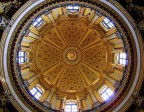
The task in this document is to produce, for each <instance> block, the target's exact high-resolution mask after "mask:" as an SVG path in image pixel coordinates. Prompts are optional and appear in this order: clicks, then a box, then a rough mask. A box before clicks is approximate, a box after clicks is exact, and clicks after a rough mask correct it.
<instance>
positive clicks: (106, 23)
mask: <svg viewBox="0 0 144 112" xmlns="http://www.w3.org/2000/svg"><path fill="white" fill-rule="evenodd" d="M103 25H104V26H105V27H106V28H112V27H113V26H114V24H113V21H111V20H109V19H108V18H105V19H104V20H103Z"/></svg>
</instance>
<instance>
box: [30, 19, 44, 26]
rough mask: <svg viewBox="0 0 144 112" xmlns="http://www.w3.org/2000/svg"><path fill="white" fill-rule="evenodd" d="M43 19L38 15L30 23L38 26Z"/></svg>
mask: <svg viewBox="0 0 144 112" xmlns="http://www.w3.org/2000/svg"><path fill="white" fill-rule="evenodd" d="M43 22H44V21H43V19H42V18H41V17H38V18H36V19H35V21H34V22H33V23H32V25H33V26H34V27H36V28H38V27H39V26H40V25H41V24H42V23H43Z"/></svg>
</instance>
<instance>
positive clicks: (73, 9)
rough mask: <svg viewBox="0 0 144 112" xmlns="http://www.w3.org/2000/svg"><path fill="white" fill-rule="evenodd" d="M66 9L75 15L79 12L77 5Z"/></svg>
mask: <svg viewBox="0 0 144 112" xmlns="http://www.w3.org/2000/svg"><path fill="white" fill-rule="evenodd" d="M67 9H68V11H69V12H72V13H76V12H78V11H79V6H78V5H77V4H72V5H68V6H67Z"/></svg>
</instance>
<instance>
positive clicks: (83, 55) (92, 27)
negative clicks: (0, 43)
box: [8, 1, 138, 111]
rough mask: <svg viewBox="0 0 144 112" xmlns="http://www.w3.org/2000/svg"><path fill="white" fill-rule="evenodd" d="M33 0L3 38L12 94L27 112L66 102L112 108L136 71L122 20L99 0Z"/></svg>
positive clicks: (57, 108) (131, 41)
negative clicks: (7, 37) (8, 36)
mask: <svg viewBox="0 0 144 112" xmlns="http://www.w3.org/2000/svg"><path fill="white" fill-rule="evenodd" d="M38 2H40V1H38ZM38 2H35V3H36V4H37V6H38V7H33V10H32V11H30V12H29V13H27V15H25V17H24V16H23V19H21V21H20V22H19V24H17V28H15V32H14V33H13V35H12V36H11V38H12V39H11V41H10V43H9V49H11V51H9V50H8V51H9V52H8V53H9V54H10V56H9V57H8V58H10V60H9V61H8V63H10V65H8V66H9V68H10V69H11V71H10V73H9V74H10V75H9V77H10V78H11V79H12V81H13V82H12V84H13V85H15V86H16V88H17V89H15V92H16V94H17V95H18V96H19V98H21V101H22V102H23V103H24V104H25V105H26V107H28V109H30V110H32V111H47V109H54V110H52V111H60V110H65V108H66V107H65V106H66V104H67V102H69V101H73V102H75V103H76V105H77V106H78V109H80V110H83V111H93V110H98V111H103V110H104V111H111V110H114V109H115V108H116V106H118V105H119V104H120V103H121V102H122V99H123V98H124V97H126V94H125V93H126V92H125V91H129V90H128V88H131V86H132V85H131V84H132V83H133V81H134V77H135V75H136V74H135V73H136V70H137V67H136V64H137V58H138V56H137V54H136V53H137V49H138V48H136V47H135V42H137V40H134V39H133V37H134V36H133V34H132V33H131V30H130V29H129V27H128V26H127V24H128V23H126V22H124V21H123V19H122V17H121V16H120V15H119V14H117V12H115V11H114V10H113V9H110V8H109V7H108V6H106V4H105V3H103V2H102V1H97V2H92V3H93V4H95V5H92V4H91V3H85V4H83V2H66V3H68V4H66V3H65V2H60V3H53V2H48V1H43V2H42V1H41V2H42V3H38ZM51 3H53V5H52V4H51ZM106 3H107V2H106ZM108 3H109V2H108ZM110 3H111V2H110ZM36 4H35V5H36ZM26 5H28V4H26ZM118 5H119V4H118ZM28 6H29V5H28ZM112 6H113V5H112ZM112 6H111V7H112ZM124 12H125V11H124ZM125 13H127V12H125ZM15 16H16V15H15ZM130 20H131V18H130ZM132 76H133V77H132ZM19 93H20V94H19ZM114 103H115V105H113V104H114ZM100 107H101V108H100Z"/></svg>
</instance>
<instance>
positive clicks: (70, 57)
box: [68, 51, 76, 60]
mask: <svg viewBox="0 0 144 112" xmlns="http://www.w3.org/2000/svg"><path fill="white" fill-rule="evenodd" d="M75 58H76V53H75V52H74V51H70V52H69V53H68V59H70V60H74V59H75Z"/></svg>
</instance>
